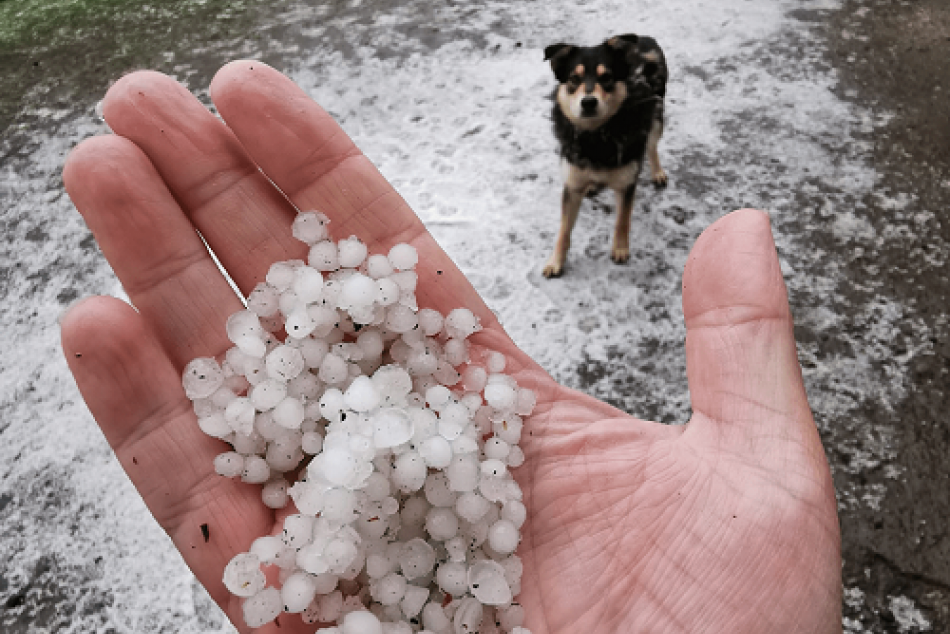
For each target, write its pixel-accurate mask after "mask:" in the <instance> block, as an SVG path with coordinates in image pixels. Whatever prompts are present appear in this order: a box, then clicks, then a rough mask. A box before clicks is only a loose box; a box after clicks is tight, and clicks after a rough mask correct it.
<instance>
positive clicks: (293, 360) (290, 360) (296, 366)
mask: <svg viewBox="0 0 950 634" xmlns="http://www.w3.org/2000/svg"><path fill="white" fill-rule="evenodd" d="M264 365H265V367H266V368H267V374H268V376H270V378H272V379H278V380H281V381H289V380H291V379H292V378H294V377H295V376H297V375H298V374H300V373H301V372H302V371H303V369H304V366H305V363H304V358H303V353H302V352H301V351H300V350H299V349H298V348H295V347H292V346H287V345H279V346H277V347H276V348H274V349H273V350H271V351H270V352H269V353H267V356H266V357H265V360H264Z"/></svg>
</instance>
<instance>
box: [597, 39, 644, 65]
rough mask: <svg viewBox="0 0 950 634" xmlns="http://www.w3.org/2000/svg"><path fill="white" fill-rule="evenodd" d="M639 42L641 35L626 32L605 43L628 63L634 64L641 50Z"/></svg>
mask: <svg viewBox="0 0 950 634" xmlns="http://www.w3.org/2000/svg"><path fill="white" fill-rule="evenodd" d="M639 42H640V36H638V35H636V34H634V33H625V34H623V35H615V36H613V37H612V38H610V39H608V40H607V41H605V42H604V44H606V45H607V47H608V48H609V49H610V50H612V51H613V52H614V53H615V54H616V55H617V56H618V57H620V58H621V59H623V61H625V62H626V63H627V64H632V63H633V62H634V61H636V59H637V55H638V53H639V50H640V47H639V46H637V44H638V43H639Z"/></svg>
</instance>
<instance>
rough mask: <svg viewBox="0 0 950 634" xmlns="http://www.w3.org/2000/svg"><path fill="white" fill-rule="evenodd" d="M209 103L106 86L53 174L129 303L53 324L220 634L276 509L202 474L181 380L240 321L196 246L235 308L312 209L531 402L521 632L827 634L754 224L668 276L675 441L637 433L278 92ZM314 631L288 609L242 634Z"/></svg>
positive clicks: (821, 466) (812, 501)
mask: <svg viewBox="0 0 950 634" xmlns="http://www.w3.org/2000/svg"><path fill="white" fill-rule="evenodd" d="M211 96H212V99H213V100H214V102H215V105H216V107H217V109H218V110H219V112H220V113H221V115H222V117H223V119H224V120H225V121H226V122H227V125H224V124H222V123H221V121H220V120H218V119H217V118H216V117H214V116H213V115H211V114H210V113H209V112H208V111H207V110H206V109H205V108H204V107H203V106H202V105H201V104H200V103H199V102H198V101H197V100H196V99H194V98H193V97H192V96H191V95H190V94H189V93H188V92H187V91H186V90H185V89H184V88H183V87H181V86H179V85H178V84H177V83H175V82H174V81H172V80H171V79H169V78H167V77H165V76H162V75H159V74H157V73H150V72H141V73H134V74H132V75H129V76H127V77H125V78H123V79H122V80H120V81H119V82H118V83H117V84H116V85H115V86H114V87H113V88H112V89H111V90H110V91H109V94H108V95H107V97H106V99H105V101H104V115H105V118H106V120H107V122H108V123H109V126H110V127H111V128H112V130H113V131H114V132H115V134H114V135H108V136H102V137H96V138H92V139H89V140H87V141H84V142H83V143H82V144H80V145H79V146H78V147H77V148H76V149H75V150H74V151H73V153H72V154H71V155H70V157H69V159H68V160H67V163H66V167H65V170H64V175H63V177H64V181H65V184H66V189H67V191H68V193H69V195H70V197H71V198H72V200H73V202H74V203H75V205H76V207H77V208H78V209H79V211H80V212H81V213H82V215H83V216H84V218H85V220H86V222H87V224H88V226H89V227H90V229H91V230H92V232H93V234H94V235H95V237H96V239H97V241H98V243H99V245H100V247H101V249H102V251H103V253H104V254H105V256H106V257H107V259H108V260H109V262H110V263H111V264H112V267H113V269H114V270H115V272H116V274H117V276H118V277H119V279H120V281H121V282H122V284H123V286H124V287H125V289H126V291H127V292H128V294H129V297H130V299H131V301H132V304H133V305H134V307H135V308H132V307H130V306H128V305H127V304H125V303H123V302H121V301H119V300H116V299H113V298H106V297H97V298H91V299H88V300H85V301H83V302H81V303H79V304H78V305H76V306H74V307H73V308H72V309H71V310H70V311H69V312H68V313H67V314H66V315H65V316H64V317H63V319H62V320H61V324H62V339H63V349H64V353H65V355H66V358H67V361H68V363H69V366H70V369H71V370H72V372H73V374H74V376H75V378H76V382H77V384H78V386H79V389H80V391H81V393H82V395H83V398H84V399H85V400H86V403H87V404H88V406H89V408H90V410H91V411H92V413H93V415H94V416H95V418H96V420H97V421H98V423H99V425H100V426H101V428H102V430H103V433H104V434H105V436H106V438H107V439H108V441H109V443H110V445H111V446H112V447H113V449H114V450H115V453H116V456H117V457H118V459H119V461H120V463H121V464H122V465H123V467H124V468H125V470H126V472H127V473H128V474H129V477H130V478H131V480H132V482H133V483H134V484H135V486H136V488H137V489H138V491H139V492H140V494H141V495H142V497H143V498H144V500H145V502H146V504H147V505H148V507H149V509H150V510H151V512H152V514H153V515H154V516H155V518H156V520H157V521H158V522H159V524H160V525H161V526H162V527H163V528H164V529H165V530H166V531H167V532H168V534H169V535H170V537H171V538H172V540H173V542H174V543H175V545H176V547H177V548H178V549H179V551H180V552H181V554H182V556H183V557H184V559H185V561H186V563H187V564H188V565H189V566H190V567H191V569H192V570H193V571H194V573H195V575H196V577H197V578H198V580H199V581H200V582H201V583H202V584H204V586H205V587H206V588H207V589H208V591H209V593H210V595H211V596H212V597H213V598H214V600H215V601H217V602H218V604H219V605H221V607H222V608H223V609H224V611H225V612H226V613H227V614H228V616H229V617H230V618H231V620H232V621H233V622H234V623H235V625H236V626H237V627H238V628H239V629H241V630H242V631H246V628H244V627H243V619H242V616H241V607H240V599H238V598H237V597H234V596H232V595H230V593H229V592H228V591H227V590H226V589H225V587H224V585H223V583H222V581H221V577H222V571H223V569H224V567H225V565H226V564H227V562H228V561H229V560H230V559H231V557H233V556H234V555H235V554H237V553H240V552H244V551H246V550H247V549H248V547H249V545H250V543H251V542H252V541H253V540H254V539H255V538H256V537H258V536H260V535H264V534H271V533H274V532H275V531H278V530H279V529H280V527H281V522H282V519H283V517H284V515H286V514H287V513H288V512H289V511H287V510H284V511H282V512H275V511H273V510H271V509H269V508H267V507H266V506H264V505H263V504H262V502H261V498H260V491H259V487H257V486H254V485H248V484H243V483H241V482H240V481H236V480H232V479H226V478H222V477H220V476H218V475H217V474H216V473H215V472H214V469H213V466H212V460H213V458H214V456H215V455H217V454H218V453H220V452H221V451H223V450H224V445H223V444H222V443H221V442H220V441H217V440H215V439H212V438H210V437H208V436H205V435H204V434H203V433H202V432H201V431H200V429H199V428H198V426H197V424H196V420H195V416H194V413H193V410H192V408H191V403H190V401H189V400H188V399H187V398H186V397H185V394H184V391H183V389H182V386H181V373H182V369H183V368H184V366H185V364H186V363H187V362H188V361H190V360H191V359H192V358H195V357H198V356H214V355H218V354H220V353H222V352H223V351H224V350H226V349H227V348H228V347H230V342H229V341H228V340H227V337H226V335H225V330H224V324H225V321H226V318H227V316H228V315H230V314H231V313H233V312H234V311H236V310H238V309H240V308H241V307H242V306H241V302H240V300H239V299H238V297H237V296H236V295H235V294H234V292H233V291H232V289H231V287H230V285H229V283H228V282H227V280H226V279H225V278H224V277H223V276H222V275H221V273H220V272H219V270H218V267H217V265H216V264H215V263H214V261H213V260H212V258H211V256H210V255H209V254H208V252H207V250H206V249H205V247H204V244H203V242H202V237H203V238H204V240H205V241H207V243H208V245H209V246H210V247H211V248H212V249H213V250H214V252H215V254H216V255H217V257H218V258H219V259H220V262H221V264H222V265H223V266H224V267H225V268H226V269H227V271H228V272H229V274H230V275H231V277H232V278H233V280H234V281H235V283H236V284H237V286H238V287H239V288H240V290H241V291H242V293H245V294H246V293H248V292H249V291H250V290H251V289H252V288H253V287H254V286H255V285H256V284H257V283H258V282H259V281H261V280H262V279H263V277H264V274H265V273H266V271H267V269H268V267H269V265H270V264H271V263H272V262H274V261H278V260H287V259H291V258H303V257H304V256H305V253H306V246H305V245H303V244H302V243H300V242H297V241H296V240H295V239H293V238H292V237H291V235H290V231H289V227H290V224H291V221H292V219H293V217H294V215H295V213H296V212H295V209H294V206H296V207H297V208H299V209H319V210H321V211H323V212H324V213H326V214H327V215H329V216H330V217H331V220H332V225H331V228H332V231H333V232H334V235H336V236H337V237H345V236H349V235H351V234H356V235H358V236H360V238H362V239H363V241H364V242H366V243H367V245H368V247H369V249H370V252H385V251H387V250H388V249H389V247H390V246H392V245H393V244H395V243H397V242H409V243H411V244H413V245H414V246H415V247H416V249H417V250H418V252H419V255H420V263H421V264H420V266H419V268H418V272H419V285H418V289H417V298H418V300H419V304H420V306H428V307H431V308H435V309H437V310H439V311H440V312H442V313H446V312H448V311H449V310H451V309H452V308H456V307H460V306H463V307H467V308H469V309H471V310H473V311H474V312H475V313H476V314H477V315H478V316H479V317H480V319H481V323H482V326H483V328H484V330H483V331H482V332H481V333H478V334H477V335H475V336H474V337H473V338H472V339H473V342H474V343H475V344H477V345H482V346H485V347H488V348H491V349H494V350H498V351H500V352H503V353H504V354H505V355H506V356H507V357H508V358H509V361H508V369H507V371H508V372H509V373H511V374H512V375H513V376H514V377H515V378H516V379H517V381H518V383H519V384H521V385H526V386H528V387H531V388H532V389H534V390H535V391H536V393H537V395H538V406H537V408H536V410H535V414H534V415H532V417H531V418H529V419H528V420H527V421H526V426H525V433H524V435H523V440H522V448H523V450H524V452H525V456H526V461H525V464H524V465H523V466H522V467H520V468H518V469H516V470H515V476H516V479H517V480H518V481H519V483H520V485H521V487H522V489H523V491H524V496H525V498H524V499H525V503H526V505H527V508H528V520H527V522H526V524H525V525H524V527H523V529H522V535H523V539H522V542H521V545H520V547H519V550H518V554H519V555H520V556H521V558H522V561H523V563H524V576H523V578H522V593H521V595H520V598H519V600H520V602H521V603H522V604H523V606H524V608H525V610H526V623H525V624H526V626H527V627H529V628H530V629H531V630H532V632H534V633H535V634H546V633H551V634H553V633H556V632H591V633H594V632H651V633H664V634H665V633H668V632H691V633H693V632H729V633H730V634H736V633H743V632H749V633H756V634H764V633H769V632H776V633H782V634H791V633H797V632H802V633H806V632H807V633H822V634H824V633H830V632H840V631H841V619H840V602H841V596H840V592H841V591H840V537H839V532H838V523H837V517H836V512H835V498H834V491H833V486H832V482H831V476H830V472H829V469H828V466H827V463H826V460H825V456H824V453H823V450H822V446H821V443H820V441H819V438H818V433H817V430H816V428H815V425H814V422H813V419H812V415H811V411H810V409H809V406H808V403H807V400H806V396H805V392H804V388H803V385H802V380H801V373H800V369H799V366H798V362H797V357H796V350H795V343H794V340H793V337H792V321H791V316H790V313H789V309H788V303H787V299H786V294H785V287H784V283H783V280H782V275H781V271H780V268H779V264H778V260H777V257H776V254H775V248H774V244H773V242H772V238H771V235H770V230H769V225H768V220H767V218H766V216H765V215H764V214H762V213H760V212H756V211H751V210H745V211H740V212H736V213H734V214H731V215H729V216H727V217H725V218H723V219H721V220H720V221H718V222H717V223H716V224H714V225H713V226H712V227H711V228H710V229H708V230H707V231H706V233H704V234H703V236H701V237H700V239H699V240H698V242H697V244H696V246H695V247H694V249H693V252H692V254H691V256H690V259H689V261H688V263H687V266H686V271H685V273H684V282H683V302H684V313H685V317H686V326H687V339H686V354H687V371H688V377H689V384H690V392H691V396H692V406H693V412H694V413H693V416H692V418H691V420H690V422H689V424H687V425H685V426H676V427H672V426H666V425H660V424H656V423H651V422H646V421H641V420H638V419H635V418H633V417H631V416H628V415H626V414H624V413H622V412H620V411H618V410H616V409H614V408H612V407H610V406H608V405H606V404H604V403H602V402H600V401H597V400H596V399H593V398H591V397H588V396H585V395H583V394H581V393H578V392H575V391H572V390H569V389H567V388H564V387H562V386H560V385H558V384H557V383H555V382H554V381H553V379H551V378H550V376H548V375H547V374H546V373H545V372H544V371H543V370H542V369H541V368H540V367H539V366H538V365H537V364H536V363H534V362H533V361H532V360H531V359H530V358H528V357H527V356H526V355H525V354H524V353H522V352H521V351H520V350H519V349H518V348H517V347H516V346H515V345H514V343H513V342H512V341H511V339H510V338H509V337H508V336H507V334H505V332H504V330H503V329H502V327H501V325H500V324H499V323H498V321H497V319H496V318H495V316H494V315H493V313H492V312H491V311H490V310H489V309H488V308H487V307H486V306H485V304H484V303H483V302H482V301H481V299H480V298H479V297H478V295H477V293H476V292H475V290H474V289H473V288H472V286H471V284H470V283H469V282H468V281H467V280H466V279H465V277H464V275H463V274H462V273H461V272H460V271H459V270H458V269H457V268H456V267H455V266H454V264H453V263H452V262H451V260H450V259H449V258H448V257H447V255H446V254H445V253H444V252H443V251H442V250H441V249H440V248H439V247H438V245H437V244H436V242H435V241H434V240H433V238H432V237H431V236H430V235H429V234H428V233H427V232H426V230H425V227H424V226H423V225H422V223H421V222H420V221H419V219H418V218H417V217H416V216H415V214H414V213H413V212H412V210H411V209H409V208H408V206H407V205H406V203H405V202H404V201H403V200H402V199H401V198H400V197H399V196H398V195H397V194H396V192H395V191H394V190H393V189H392V187H391V186H390V185H389V184H388V183H387V182H386V181H385V179H384V178H383V177H382V176H381V175H380V174H379V173H378V172H377V170H376V169H375V168H374V167H373V166H372V164H371V163H370V162H369V161H368V160H367V159H366V157H364V156H363V155H362V154H361V153H360V152H359V151H358V150H357V148H356V147H355V146H354V145H353V143H352V142H351V141H350V140H349V138H348V137H347V136H346V135H345V134H344V133H343V132H342V131H341V129H340V128H339V127H338V126H337V124H336V123H335V122H334V121H333V120H332V119H331V117H330V116H329V115H327V114H326V113H325V112H324V111H323V110H322V109H320V108H319V106H317V105H316V104H315V103H313V101H311V100H310V99H309V98H308V97H307V96H306V95H305V94H304V93H303V92H302V91H301V90H300V89H299V88H298V87H296V86H295V85H294V84H293V83H292V82H290V80H289V79H287V78H286V77H284V76H282V75H280V74H279V73H277V72H276V71H274V70H273V69H270V68H268V67H267V66H265V65H263V64H261V63H258V62H246V61H243V62H235V63H232V64H229V65H228V66H225V67H224V68H223V69H222V70H221V71H220V72H219V73H218V75H217V76H216V77H215V79H214V81H213V82H212V86H211ZM258 167H260V170H262V171H263V174H267V177H265V176H264V175H263V174H262V173H261V171H259V170H258ZM268 178H269V179H270V180H268ZM270 181H273V183H274V184H276V185H277V187H279V188H280V190H281V191H282V192H283V193H284V194H286V196H287V197H288V198H289V199H290V200H291V201H293V206H292V205H291V204H290V202H288V201H287V199H285V198H284V197H283V195H282V194H281V193H280V192H279V191H278V190H277V189H276V188H275V187H274V186H273V185H272V184H271V182H270ZM198 232H200V236H199V234H198ZM436 271H441V275H438V276H437V274H436ZM203 524H206V525H207V526H208V528H209V539H208V540H207V541H206V540H205V539H204V538H203V535H202V532H201V530H200V527H201V526H202V525H203ZM242 628H243V629H242ZM313 629H314V626H305V625H303V624H302V623H301V622H300V620H299V619H296V618H292V619H287V618H282V619H281V621H280V626H279V627H278V626H277V625H276V624H274V623H271V624H269V625H267V626H265V627H263V628H260V629H259V630H258V631H260V632H277V631H280V632H304V631H313Z"/></svg>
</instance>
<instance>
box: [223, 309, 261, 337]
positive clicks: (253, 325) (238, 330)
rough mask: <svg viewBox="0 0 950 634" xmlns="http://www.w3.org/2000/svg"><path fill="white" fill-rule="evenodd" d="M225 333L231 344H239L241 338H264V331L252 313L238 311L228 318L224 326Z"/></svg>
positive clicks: (259, 321) (258, 319) (257, 318)
mask: <svg viewBox="0 0 950 634" xmlns="http://www.w3.org/2000/svg"><path fill="white" fill-rule="evenodd" d="M224 328H225V331H226V333H227V335H228V339H230V340H231V341H232V342H233V343H235V344H238V345H240V344H239V339H241V338H242V337H257V338H262V337H263V336H264V329H263V328H261V320H260V317H258V316H257V315H256V314H255V313H254V312H253V311H250V310H239V311H237V312H236V313H233V314H232V315H231V316H230V317H228V319H227V321H226V322H225V324H224Z"/></svg>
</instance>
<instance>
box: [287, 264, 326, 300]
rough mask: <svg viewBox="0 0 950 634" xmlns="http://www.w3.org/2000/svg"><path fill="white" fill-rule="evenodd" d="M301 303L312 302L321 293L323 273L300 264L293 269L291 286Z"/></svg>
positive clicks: (317, 298) (318, 297)
mask: <svg viewBox="0 0 950 634" xmlns="http://www.w3.org/2000/svg"><path fill="white" fill-rule="evenodd" d="M291 289H293V291H294V293H295V294H296V295H297V300H298V301H299V302H300V303H302V304H312V303H314V302H316V301H318V300H319V299H320V296H321V295H322V294H323V274H322V273H320V271H318V270H317V269H315V268H313V267H310V266H301V267H298V268H297V269H296V270H295V271H294V282H293V285H292V286H291Z"/></svg>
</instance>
